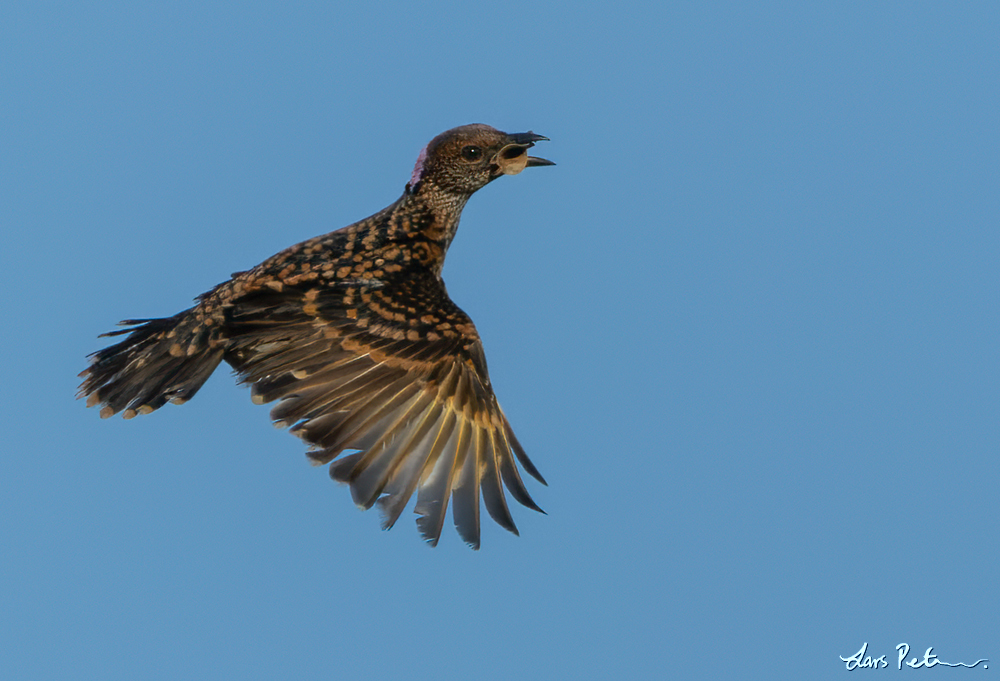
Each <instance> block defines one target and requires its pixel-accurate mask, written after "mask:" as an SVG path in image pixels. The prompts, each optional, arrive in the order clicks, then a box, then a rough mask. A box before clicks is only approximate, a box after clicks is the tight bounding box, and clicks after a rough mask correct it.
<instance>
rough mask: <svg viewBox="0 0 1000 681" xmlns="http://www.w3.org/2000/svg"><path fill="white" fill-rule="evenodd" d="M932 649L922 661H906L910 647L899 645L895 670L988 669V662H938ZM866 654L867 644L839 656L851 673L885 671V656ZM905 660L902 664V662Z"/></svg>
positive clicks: (886, 664) (903, 644) (887, 664)
mask: <svg viewBox="0 0 1000 681" xmlns="http://www.w3.org/2000/svg"><path fill="white" fill-rule="evenodd" d="M933 650H934V647H933V646H931V647H930V648H928V649H927V650H926V651H924V659H922V660H921V659H920V658H917V657H914V658H912V659H910V660H906V656H907V655H909V654H910V646H909V645H908V644H906V643H900V644H899V645H898V646H896V652H898V653H899V659H898V660H897V661H896V669H902V668H903V664H906V666H907V667H910V668H911V669H920V668H921V667H927V668H930V667H936V666H938V665H939V664H942V665H944V666H945V667H968V668H969V669H972V668H973V667H977V666H979V663H983V669H989V668H990V667H989V665H988V664H986V663H987V662H989V660H976V661H975V662H974V663H973V664H966V663H965V662H945V661H944V660H939V659H938V656H937V655H935V654H934V653H933V652H931V651H933ZM867 652H868V642H867V641H865V644H864V645H863V646H861V650H859V651H858V652H856V653H854V654H853V655H851V656H850V657H843V656H841V658H840V659H841V661H842V662H846V663H847V671H852V670H854V669H885V668H886V667H888V666H889V663H888V662H886V661H885V655H879V656H878V657H873V656H871V655H867V654H866V653H867ZM904 660H906V662H905V663H904V662H903V661H904Z"/></svg>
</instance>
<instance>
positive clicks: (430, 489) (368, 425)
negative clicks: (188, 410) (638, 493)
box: [226, 275, 545, 548]
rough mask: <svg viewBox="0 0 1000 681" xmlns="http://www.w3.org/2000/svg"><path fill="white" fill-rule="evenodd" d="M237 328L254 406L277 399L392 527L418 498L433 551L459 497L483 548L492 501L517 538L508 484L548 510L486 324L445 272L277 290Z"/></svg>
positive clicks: (286, 420) (463, 529)
mask: <svg viewBox="0 0 1000 681" xmlns="http://www.w3.org/2000/svg"><path fill="white" fill-rule="evenodd" d="M227 327H228V328H227V335H228V336H229V337H230V340H231V344H230V349H229V351H228V352H227V354H226V360H227V361H228V362H229V363H230V364H232V365H233V367H234V368H235V369H236V371H237V372H238V373H239V375H240V377H241V379H242V381H243V382H244V383H247V384H251V385H252V395H253V399H254V401H255V402H257V403H258V404H264V403H268V402H273V401H276V400H277V401H278V404H277V405H276V406H275V407H274V409H273V410H272V411H271V418H272V419H274V421H275V424H276V425H279V426H290V427H291V432H293V433H294V434H295V435H297V436H299V437H301V438H302V439H303V440H305V441H306V442H308V443H309V444H310V445H312V449H311V451H309V457H310V458H311V459H312V460H313V461H314V462H315V463H316V464H317V465H322V464H326V463H330V462H332V464H331V466H330V476H331V477H332V478H333V479H335V480H338V481H341V482H345V483H349V484H350V486H351V494H352V496H353V497H354V501H355V503H356V504H358V505H359V506H361V507H363V508H365V509H367V508H371V507H372V505H374V504H376V503H377V504H378V505H379V507H380V509H381V511H382V514H383V520H382V525H383V527H384V528H386V529H388V528H389V527H392V525H393V524H394V523H395V522H396V520H397V519H398V518H399V515H400V513H401V512H402V510H403V508H404V507H405V506H406V504H407V502H408V501H409V500H410V497H411V496H412V494H413V492H414V491H416V492H417V504H416V508H415V511H416V512H417V514H419V517H418V519H417V526H418V528H419V530H420V533H421V534H422V535H423V537H424V539H426V540H427V541H428V542H429V543H430V544H431V545H434V544H437V541H438V539H439V537H440V536H441V528H442V526H443V524H444V517H445V512H446V511H447V508H448V500H449V498H453V499H454V505H453V508H452V515H453V518H454V521H455V526H456V527H457V529H458V532H459V534H460V535H461V536H462V538H463V539H464V540H465V541H466V542H467V543H468V544H469V545H470V546H472V547H473V548H478V547H479V497H480V493H481V494H482V498H483V502H484V504H485V506H486V510H487V511H488V512H489V514H490V516H492V517H493V519H494V520H495V521H496V522H497V523H499V524H500V525H501V526H503V527H505V528H506V529H508V530H510V531H511V532H514V533H515V534H516V533H517V528H516V527H515V525H514V521H513V519H512V518H511V515H510V511H509V510H508V508H507V502H506V499H505V496H504V492H503V486H506V487H507V489H508V490H509V491H510V493H511V494H512V495H513V497H514V498H515V499H517V501H519V502H520V503H521V504H523V505H525V506H527V507H529V508H533V509H535V510H536V511H541V509H540V508H539V507H538V506H537V505H536V504H535V502H534V501H533V500H532V499H531V496H530V495H529V494H528V491H527V489H526V488H525V486H524V483H523V482H522V480H521V476H520V474H519V473H518V469H517V466H516V465H515V463H514V459H515V457H516V458H517V460H518V461H520V463H521V466H522V467H524V469H525V470H526V471H527V472H528V473H530V474H531V475H532V476H534V477H535V478H537V479H538V480H539V481H540V482H542V483H543V484H544V483H545V481H544V479H543V478H542V476H541V475H540V474H539V473H538V471H537V469H536V468H535V466H534V465H533V464H532V463H531V461H530V460H529V459H528V457H527V455H526V454H525V452H524V449H523V448H522V447H521V445H520V443H519V442H518V441H517V438H516V437H514V432H513V430H511V427H510V423H508V421H507V417H506V416H504V413H503V411H502V410H501V409H500V405H499V404H498V403H497V399H496V396H495V395H494V394H493V389H492V387H491V386H490V381H489V375H488V373H487V369H486V358H485V355H484V354H483V347H482V343H481V342H480V339H479V335H478V333H477V332H476V329H475V326H473V324H472V321H471V320H470V319H469V318H468V316H466V314H465V313H464V312H462V311H461V310H460V309H459V308H458V306H456V305H455V304H454V303H453V302H452V301H451V299H450V298H448V295H447V293H446V292H445V290H444V287H443V285H442V284H441V283H440V281H439V280H438V279H437V278H436V277H433V276H432V275H427V276H425V277H419V278H414V279H409V280H407V281H403V282H399V283H393V284H392V285H391V286H386V285H382V284H381V283H380V282H376V281H371V280H354V281H348V282H338V283H336V284H334V285H332V286H330V285H326V286H322V287H317V288H308V287H303V288H290V287H283V288H282V290H281V291H274V290H271V289H265V290H263V291H258V292H255V293H252V294H249V295H248V296H247V297H244V298H242V299H240V300H239V301H238V302H237V303H236V304H235V306H233V307H232V308H231V309H230V311H229V314H228V315H227ZM352 450H354V451H353V452H352ZM344 452H352V453H348V454H346V455H343V456H342V454H344ZM338 457H339V458H338Z"/></svg>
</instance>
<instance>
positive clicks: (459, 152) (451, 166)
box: [406, 123, 555, 195]
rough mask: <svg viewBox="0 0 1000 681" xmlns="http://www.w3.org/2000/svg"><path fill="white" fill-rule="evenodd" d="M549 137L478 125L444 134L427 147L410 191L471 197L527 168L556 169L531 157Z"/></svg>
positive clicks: (412, 180)
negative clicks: (430, 188) (531, 151)
mask: <svg viewBox="0 0 1000 681" xmlns="http://www.w3.org/2000/svg"><path fill="white" fill-rule="evenodd" d="M547 139H548V138H547V137H542V136H541V135H536V134H535V133H533V132H517V133H506V132H500V131H499V130H497V129H495V128H491V127H490V126H488V125H482V124H479V123H475V124H472V125H463V126H461V127H458V128H452V129H451V130H448V131H447V132H443V133H441V134H440V135H438V136H437V137H435V138H434V139H433V140H431V142H430V144H428V145H427V146H426V147H424V150H423V151H421V152H420V156H419V157H418V158H417V163H416V165H415V166H414V168H413V175H412V176H411V177H410V182H409V184H407V185H406V187H407V190H408V191H411V192H412V191H417V188H418V186H419V185H430V186H433V187H434V188H436V189H437V190H439V191H445V192H448V193H453V194H465V195H469V194H472V193H473V192H475V191H476V190H477V189H481V188H482V187H485V186H486V185H487V184H489V183H490V182H492V181H493V180H495V179H497V178H498V177H500V176H501V175H517V174H518V173H519V172H521V171H522V170H524V169H525V168H530V167H533V166H551V165H555V164H554V163H553V162H552V161H547V160H545V159H544V158H536V157H534V156H528V149H530V148H531V147H533V146H534V145H535V142H539V141H542V140H547Z"/></svg>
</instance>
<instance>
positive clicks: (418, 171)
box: [410, 145, 430, 187]
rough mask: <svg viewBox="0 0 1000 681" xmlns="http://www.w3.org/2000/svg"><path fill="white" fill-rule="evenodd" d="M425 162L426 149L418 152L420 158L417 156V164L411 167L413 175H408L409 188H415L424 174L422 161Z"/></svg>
mask: <svg viewBox="0 0 1000 681" xmlns="http://www.w3.org/2000/svg"><path fill="white" fill-rule="evenodd" d="M427 146H430V145H427ZM426 160H427V147H424V148H423V149H422V150H421V151H420V156H417V163H416V165H414V166H413V174H412V175H410V186H411V187H415V186H416V185H417V182H420V177H421V176H422V175H423V174H424V161H426Z"/></svg>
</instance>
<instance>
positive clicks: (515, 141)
mask: <svg viewBox="0 0 1000 681" xmlns="http://www.w3.org/2000/svg"><path fill="white" fill-rule="evenodd" d="M507 139H508V140H510V143H509V144H507V146H505V147H504V148H503V149H501V150H500V151H498V152H497V154H496V156H494V157H493V164H494V165H496V166H497V169H498V171H499V172H500V173H502V174H504V175H517V174H518V173H519V172H521V171H522V170H524V169H525V168H534V167H536V166H554V165H555V163H553V162H552V161H549V160H548V159H544V158H538V157H536V156H528V149H530V148H531V147H533V146H535V142H543V141H544V142H547V141H548V139H549V138H548V137H544V136H542V135H536V134H535V133H533V132H531V131H528V132H515V133H511V134H509V135H507Z"/></svg>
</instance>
